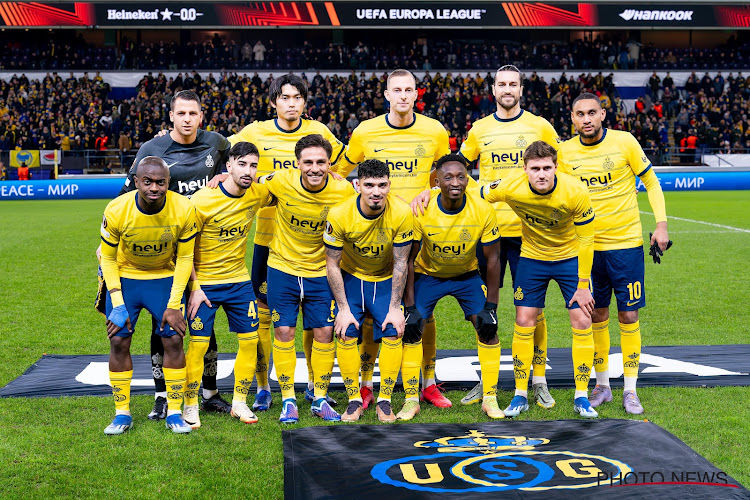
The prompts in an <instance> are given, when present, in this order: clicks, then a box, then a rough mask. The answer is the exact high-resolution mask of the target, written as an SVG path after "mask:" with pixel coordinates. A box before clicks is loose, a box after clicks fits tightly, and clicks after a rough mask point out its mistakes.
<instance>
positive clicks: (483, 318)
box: [477, 302, 497, 343]
mask: <svg viewBox="0 0 750 500" xmlns="http://www.w3.org/2000/svg"><path fill="white" fill-rule="evenodd" d="M477 335H478V336H479V340H481V341H482V342H483V343H487V342H489V341H490V340H492V339H493V338H495V335H497V304H493V303H492V302H485V304H484V309H482V310H481V311H480V312H479V314H477Z"/></svg>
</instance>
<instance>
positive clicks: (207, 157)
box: [206, 153, 214, 168]
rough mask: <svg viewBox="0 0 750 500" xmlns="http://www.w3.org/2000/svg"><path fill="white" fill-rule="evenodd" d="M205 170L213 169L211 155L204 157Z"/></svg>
mask: <svg viewBox="0 0 750 500" xmlns="http://www.w3.org/2000/svg"><path fill="white" fill-rule="evenodd" d="M206 168H214V157H213V156H211V153H208V156H206Z"/></svg>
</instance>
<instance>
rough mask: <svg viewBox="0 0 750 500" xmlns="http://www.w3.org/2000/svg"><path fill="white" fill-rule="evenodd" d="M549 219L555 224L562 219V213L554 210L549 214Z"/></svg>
mask: <svg viewBox="0 0 750 500" xmlns="http://www.w3.org/2000/svg"><path fill="white" fill-rule="evenodd" d="M549 218H550V219H552V220H553V221H555V222H557V221H559V220H560V219H562V212H560V210H558V209H554V210H553V211H552V213H551V214H550V216H549Z"/></svg>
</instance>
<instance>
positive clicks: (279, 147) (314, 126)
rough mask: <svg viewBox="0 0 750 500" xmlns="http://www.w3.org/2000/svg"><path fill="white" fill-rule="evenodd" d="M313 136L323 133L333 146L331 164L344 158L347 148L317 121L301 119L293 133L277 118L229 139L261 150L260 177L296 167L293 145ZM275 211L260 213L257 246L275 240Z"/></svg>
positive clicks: (266, 209)
mask: <svg viewBox="0 0 750 500" xmlns="http://www.w3.org/2000/svg"><path fill="white" fill-rule="evenodd" d="M310 134H320V135H322V136H323V137H324V138H325V139H326V140H328V142H330V143H331V146H333V154H332V155H331V165H334V164H336V162H337V161H339V159H340V158H341V157H342V156H343V152H344V149H346V146H345V145H344V144H342V143H341V141H339V140H338V139H337V138H336V136H335V135H333V133H331V131H330V130H328V127H326V126H325V125H323V123H321V122H318V121H315V120H305V119H302V120H300V124H299V127H297V128H296V129H294V130H289V131H287V130H284V129H282V128H281V127H279V125H278V123H277V119H273V120H265V121H262V122H261V121H257V122H253V123H251V124H250V125H247V126H246V127H245V128H243V129H242V130H240V131H239V132H238V133H237V134H235V135H233V136H231V137H230V138H229V142H230V143H232V145H233V146H234V145H235V144H237V143H238V142H241V141H247V142H252V143H253V144H255V145H256V146H257V147H258V151H259V152H260V158H259V159H258V177H260V176H262V175H268V174H270V173H273V172H276V171H279V170H284V169H289V168H297V157H296V156H295V154H294V146H295V145H296V144H297V141H299V140H300V139H302V138H303V137H305V136H306V135H310ZM273 220H274V208H273V207H268V208H265V209H263V210H261V211H260V212H259V213H258V223H257V227H256V228H255V239H254V241H255V243H256V244H258V245H263V246H269V245H270V244H271V240H272V239H273V231H274V227H273Z"/></svg>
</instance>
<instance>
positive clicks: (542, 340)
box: [531, 311, 547, 377]
mask: <svg viewBox="0 0 750 500" xmlns="http://www.w3.org/2000/svg"><path fill="white" fill-rule="evenodd" d="M531 365H532V367H533V368H534V376H535V377H544V376H545V375H546V374H547V318H545V317H544V311H542V312H541V313H539V316H537V317H536V329H535V330H534V360H533V361H532V362H531Z"/></svg>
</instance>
